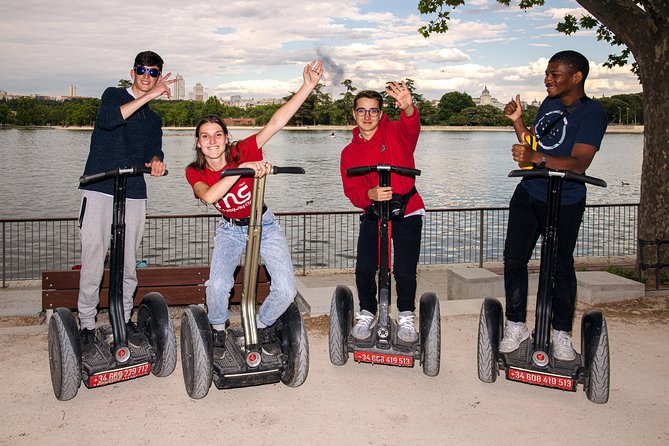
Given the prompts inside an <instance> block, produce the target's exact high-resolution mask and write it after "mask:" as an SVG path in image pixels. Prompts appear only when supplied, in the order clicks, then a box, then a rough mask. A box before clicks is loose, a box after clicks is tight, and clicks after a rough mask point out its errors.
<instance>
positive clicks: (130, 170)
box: [79, 166, 167, 184]
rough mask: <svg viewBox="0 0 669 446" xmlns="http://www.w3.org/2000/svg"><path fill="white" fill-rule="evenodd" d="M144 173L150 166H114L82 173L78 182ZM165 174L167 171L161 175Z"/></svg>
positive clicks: (83, 182)
mask: <svg viewBox="0 0 669 446" xmlns="http://www.w3.org/2000/svg"><path fill="white" fill-rule="evenodd" d="M145 173H151V168H150V167H146V166H133V167H116V168H115V169H111V170H108V171H106V172H98V173H91V174H89V175H82V176H80V177H79V183H80V184H88V183H93V182H95V181H100V180H106V179H107V178H114V177H120V176H123V175H125V176H130V175H143V174H145ZM165 175H167V171H165V173H164V174H163V176H165Z"/></svg>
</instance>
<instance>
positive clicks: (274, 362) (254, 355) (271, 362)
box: [213, 327, 283, 389]
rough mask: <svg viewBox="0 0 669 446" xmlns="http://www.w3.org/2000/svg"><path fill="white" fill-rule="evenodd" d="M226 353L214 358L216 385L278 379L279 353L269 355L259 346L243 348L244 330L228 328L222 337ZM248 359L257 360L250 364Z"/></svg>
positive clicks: (225, 386)
mask: <svg viewBox="0 0 669 446" xmlns="http://www.w3.org/2000/svg"><path fill="white" fill-rule="evenodd" d="M225 344H226V345H225V354H224V355H223V357H221V358H214V362H213V372H214V376H213V382H214V385H215V386H216V387H217V388H218V389H234V388H237V387H250V386H259V385H263V384H274V383H278V382H279V381H281V370H282V366H283V361H282V358H283V356H282V355H277V356H274V355H270V354H267V353H265V352H264V351H262V349H261V348H260V347H259V346H258V348H257V349H256V348H253V349H250V350H246V347H245V344H244V331H243V330H242V329H241V328H237V327H235V328H229V329H228V332H227V335H226V339H225ZM249 361H250V362H252V363H257V366H250V365H249Z"/></svg>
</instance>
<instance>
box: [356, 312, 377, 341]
mask: <svg viewBox="0 0 669 446" xmlns="http://www.w3.org/2000/svg"><path fill="white" fill-rule="evenodd" d="M355 319H356V323H355V325H354V326H353V329H352V330H351V336H353V337H354V338H355V339H359V340H363V339H367V338H369V337H370V336H371V335H372V328H373V327H375V326H376V316H375V315H373V314H372V313H370V312H369V311H367V310H362V311H361V312H360V313H356V314H355Z"/></svg>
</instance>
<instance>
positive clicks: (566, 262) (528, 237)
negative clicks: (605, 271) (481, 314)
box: [504, 184, 585, 331]
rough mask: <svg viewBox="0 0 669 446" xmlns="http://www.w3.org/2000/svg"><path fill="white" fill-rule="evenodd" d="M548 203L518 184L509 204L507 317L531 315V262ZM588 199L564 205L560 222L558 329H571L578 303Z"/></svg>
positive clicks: (555, 298) (519, 318)
mask: <svg viewBox="0 0 669 446" xmlns="http://www.w3.org/2000/svg"><path fill="white" fill-rule="evenodd" d="M546 210H547V209H546V203H545V202H542V201H539V200H536V199H534V198H532V197H530V195H529V194H528V193H527V192H526V191H525V189H523V187H522V186H521V185H520V184H518V186H517V187H516V191H515V192H514V193H513V196H512V197H511V202H510V204H509V224H508V228H507V232H506V242H505V244H504V290H505V292H506V317H507V319H509V320H510V321H513V322H525V318H526V315H527V276H528V274H527V262H528V261H529V260H530V257H531V256H532V251H533V250H534V246H535V245H536V243H537V239H538V238H539V236H540V235H545V230H546V228H545V226H546ZM584 210H585V199H583V200H582V201H580V202H579V203H577V204H574V205H569V206H561V207H560V220H559V223H558V232H557V233H558V236H557V258H556V265H555V286H554V287H553V307H552V308H553V320H552V325H553V328H554V329H556V330H562V331H571V329H572V323H573V319H574V307H575V305H576V272H575V271H574V248H575V247H576V239H577V238H578V231H579V229H580V227H581V221H582V220H583V211H584Z"/></svg>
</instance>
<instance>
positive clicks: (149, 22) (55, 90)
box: [0, 0, 640, 98]
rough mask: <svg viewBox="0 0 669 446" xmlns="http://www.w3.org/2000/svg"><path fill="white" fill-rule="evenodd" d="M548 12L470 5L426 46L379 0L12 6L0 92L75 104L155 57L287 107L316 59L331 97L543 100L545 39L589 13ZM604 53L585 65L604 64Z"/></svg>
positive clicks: (602, 74)
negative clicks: (346, 89)
mask: <svg viewBox="0 0 669 446" xmlns="http://www.w3.org/2000/svg"><path fill="white" fill-rule="evenodd" d="M406 1H412V2H414V3H416V4H417V0H406ZM389 5H392V4H389ZM551 5H554V6H555V7H553V8H546V7H544V8H540V9H538V8H533V9H530V10H528V11H520V10H519V9H518V8H515V7H514V8H506V7H503V6H502V5H499V4H498V3H497V2H495V1H492V0H469V2H468V5H467V7H463V8H457V9H456V10H454V12H453V14H452V16H451V17H452V19H451V20H450V22H449V31H448V32H447V33H445V34H439V35H433V36H431V37H430V38H429V39H424V38H423V37H422V36H420V35H419V34H418V32H417V29H418V27H420V26H421V25H422V24H424V22H425V20H426V18H425V17H420V16H419V15H418V14H417V10H416V9H415V7H411V8H409V7H404V6H402V9H403V10H402V11H399V10H390V9H388V10H386V9H384V7H385V3H384V2H383V0H337V1H332V0H312V1H310V2H304V3H300V4H299V5H297V4H296V3H295V2H294V1H292V0H244V1H241V0H239V1H232V2H228V3H224V4H221V3H212V2H202V1H197V2H196V3H184V2H183V1H182V0H179V1H177V0H163V1H162V2H160V3H159V4H156V3H151V4H142V3H137V2H134V1H133V2H131V1H129V0H109V1H106V2H85V1H83V0H62V1H60V2H51V3H48V2H43V1H41V0H23V1H18V0H5V1H4V3H3V14H2V15H1V16H0V41H1V42H3V45H1V46H0V60H2V64H0V90H6V91H9V92H11V93H42V94H53V95H56V94H65V93H66V92H67V88H68V86H69V85H70V84H75V85H76V86H77V91H78V93H79V94H81V95H88V96H99V95H100V94H101V92H102V91H103V90H104V88H105V87H107V86H109V85H115V84H116V82H117V81H118V80H119V79H121V78H128V77H129V74H128V72H129V70H130V68H131V67H130V65H131V64H132V59H133V58H134V55H135V54H136V53H137V52H139V51H142V50H145V49H152V50H154V51H156V52H158V53H159V54H161V55H162V56H163V58H164V59H165V64H166V66H165V68H166V71H171V72H172V73H174V74H176V73H179V74H181V75H183V76H184V78H185V79H186V84H187V88H188V89H190V88H192V86H193V85H194V84H195V83H196V82H200V83H202V84H203V85H205V86H206V87H207V88H208V89H209V91H210V92H213V93H215V94H218V95H223V96H227V95H230V94H242V95H244V96H248V97H265V96H272V97H282V96H285V95H286V94H288V92H289V91H294V90H295V89H296V88H298V87H299V84H300V81H301V77H300V73H301V67H302V66H303V64H305V63H306V62H307V61H309V60H311V59H313V58H316V57H318V56H319V55H320V56H327V57H328V58H329V66H328V72H327V73H326V76H325V77H324V83H325V84H326V85H327V87H326V91H328V92H331V93H333V96H334V97H337V96H338V94H339V93H340V92H341V91H342V90H341V86H340V85H339V83H340V82H341V80H343V79H351V80H352V81H353V84H354V85H355V86H356V87H358V88H377V89H380V88H383V86H384V85H385V82H386V81H388V80H394V79H403V78H406V77H408V78H411V79H414V81H415V82H416V86H417V88H418V91H419V93H421V94H423V95H424V96H426V97H428V98H437V97H440V96H441V95H443V94H444V93H445V92H448V91H467V92H468V93H469V94H471V95H472V96H478V94H480V91H481V90H482V88H483V86H484V85H488V88H489V89H490V91H491V92H492V93H493V94H494V95H497V96H502V95H504V96H507V95H511V94H514V93H515V92H519V91H525V90H528V91H529V90H533V91H536V92H541V91H542V90H541V82H542V73H543V70H544V69H545V63H546V61H545V59H542V58H541V56H546V54H547V53H550V52H551V51H552V50H550V49H549V48H557V46H558V45H562V46H565V45H566V44H564V43H559V42H566V41H567V40H565V39H569V38H568V37H565V36H563V35H561V34H559V33H557V32H545V31H546V30H549V29H550V30H553V29H554V28H555V23H557V21H558V20H561V19H562V17H563V16H564V13H565V12H567V11H572V10H575V9H577V10H579V11H580V10H582V9H581V8H578V7H577V6H578V5H577V4H576V3H575V2H573V1H572V0H555V1H552V2H551ZM298 6H299V7H298ZM370 6H373V7H374V8H373V10H372V9H370ZM563 6H565V7H563ZM392 7H394V8H399V6H397V5H395V6H388V8H392ZM572 7H575V8H572ZM576 15H577V17H579V16H580V13H577V14H576ZM540 30H541V31H542V32H539V31H540ZM568 42H569V45H571V44H572V43H574V44H578V46H579V48H581V47H582V48H586V49H589V48H590V46H592V45H594V44H595V39H594V38H593V37H592V31H589V32H579V33H578V38H577V39H575V40H569V41H568ZM577 49H578V48H577ZM604 51H607V50H602V49H601V48H600V49H598V50H597V54H600V56H598V57H594V56H592V55H590V53H589V52H588V53H587V54H588V56H589V57H590V58H591V59H596V60H597V63H599V64H601V63H602V62H603V61H604V60H605V58H606V57H605V56H601V54H602V53H603V52H604ZM608 52H610V51H608ZM608 52H607V53H606V54H608ZM593 53H594V51H593ZM26 67H30V69H26ZM591 77H592V79H593V83H592V88H593V89H596V90H597V91H602V92H603V93H605V94H616V93H617V92H628V91H635V92H638V91H640V87H639V85H638V83H637V82H636V79H635V78H634V77H633V76H631V75H630V74H629V72H628V71H627V70H626V69H625V68H620V69H618V70H613V71H608V70H606V69H599V68H598V69H593V74H591ZM594 81H597V82H594ZM615 89H620V91H616V90H615ZM542 94H543V93H542Z"/></svg>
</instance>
